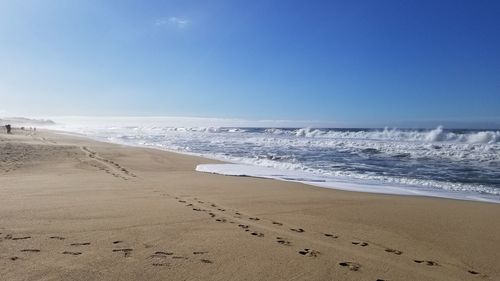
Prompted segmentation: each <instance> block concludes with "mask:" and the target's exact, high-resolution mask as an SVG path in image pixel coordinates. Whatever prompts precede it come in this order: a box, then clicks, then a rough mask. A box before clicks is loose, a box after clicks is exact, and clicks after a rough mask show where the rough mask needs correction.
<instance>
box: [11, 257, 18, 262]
mask: <svg viewBox="0 0 500 281" xmlns="http://www.w3.org/2000/svg"><path fill="white" fill-rule="evenodd" d="M18 259H19V257H11V258H10V260H11V261H17V260H18Z"/></svg>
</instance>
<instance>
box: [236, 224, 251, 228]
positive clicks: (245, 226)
mask: <svg viewBox="0 0 500 281" xmlns="http://www.w3.org/2000/svg"><path fill="white" fill-rule="evenodd" d="M238 227H241V228H243V229H248V228H249V227H250V226H248V225H245V224H238Z"/></svg>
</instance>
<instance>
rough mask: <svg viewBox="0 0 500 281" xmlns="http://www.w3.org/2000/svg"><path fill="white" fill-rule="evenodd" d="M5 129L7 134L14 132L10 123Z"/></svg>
mask: <svg viewBox="0 0 500 281" xmlns="http://www.w3.org/2000/svg"><path fill="white" fill-rule="evenodd" d="M5 129H7V134H12V132H11V130H12V127H11V126H10V124H7V125H5Z"/></svg>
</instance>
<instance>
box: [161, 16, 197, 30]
mask: <svg viewBox="0 0 500 281" xmlns="http://www.w3.org/2000/svg"><path fill="white" fill-rule="evenodd" d="M190 23H191V21H190V20H188V19H185V18H179V17H169V18H160V19H157V20H156V21H155V25H156V26H168V25H172V26H175V27H177V28H181V29H182V28H186V27H187V26H188V25H189V24H190Z"/></svg>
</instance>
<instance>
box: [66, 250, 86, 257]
mask: <svg viewBox="0 0 500 281" xmlns="http://www.w3.org/2000/svg"><path fill="white" fill-rule="evenodd" d="M62 254H63V255H72V256H79V255H81V254H82V253H80V252H69V251H64V252H62Z"/></svg>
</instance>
